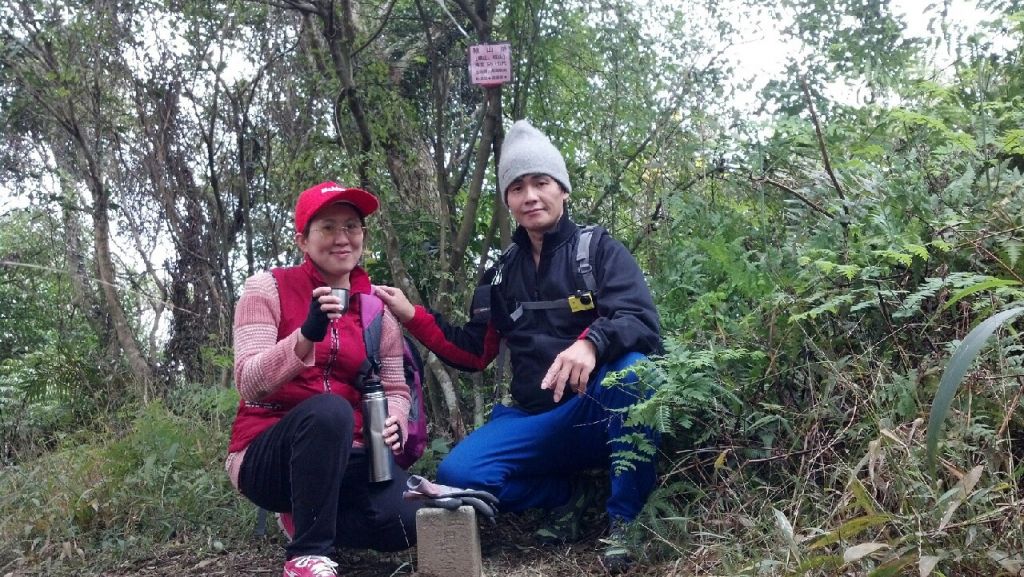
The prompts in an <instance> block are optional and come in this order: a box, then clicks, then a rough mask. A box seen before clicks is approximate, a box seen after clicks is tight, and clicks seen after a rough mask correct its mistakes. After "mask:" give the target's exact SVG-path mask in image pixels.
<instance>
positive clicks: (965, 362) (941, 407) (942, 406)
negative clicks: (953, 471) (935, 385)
mask: <svg viewBox="0 0 1024 577" xmlns="http://www.w3.org/2000/svg"><path fill="white" fill-rule="evenodd" d="M1022 312H1024V307H1014V308H1012V309H1008V310H1005V311H1002V312H1000V313H998V314H996V315H994V316H992V317H989V318H988V319H985V320H984V321H983V322H982V323H981V324H979V325H978V326H976V327H974V329H973V330H972V331H971V332H970V333H968V334H967V336H966V337H965V338H964V340H963V342H961V343H960V346H959V347H957V349H956V351H954V352H953V356H952V357H950V359H949V363H947V364H946V370H945V371H943V373H942V379H941V380H940V381H939V389H938V391H936V393H935V400H934V401H933V402H932V409H931V412H930V414H929V415H928V436H927V446H928V466H929V468H930V470H931V474H932V476H934V475H935V449H936V447H937V446H938V443H939V432H940V430H941V428H942V422H943V421H944V420H945V419H946V413H947V412H949V407H950V406H951V405H952V404H953V397H954V396H955V395H956V390H957V388H958V387H959V386H960V381H962V380H963V378H964V375H965V374H967V369H969V368H970V367H971V363H972V362H973V361H974V358H975V357H977V356H978V352H980V351H981V347H982V346H984V344H985V341H987V340H988V338H989V337H990V336H991V335H992V333H994V332H995V331H996V329H998V328H999V327H1000V326H1001V325H1002V324H1003V323H1005V322H1008V321H1009V320H1010V319H1012V318H1014V317H1016V316H1017V315H1019V314H1020V313H1022Z"/></svg>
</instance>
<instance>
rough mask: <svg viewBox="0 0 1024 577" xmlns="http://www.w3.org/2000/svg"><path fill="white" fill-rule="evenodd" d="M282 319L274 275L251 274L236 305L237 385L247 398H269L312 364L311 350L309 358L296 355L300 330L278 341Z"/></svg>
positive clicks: (250, 399)
mask: <svg viewBox="0 0 1024 577" xmlns="http://www.w3.org/2000/svg"><path fill="white" fill-rule="evenodd" d="M280 322H281V300H280V298H278V294H277V282H276V281H275V280H274V276H273V275H271V274H270V273H269V272H263V273H259V274H256V275H254V276H252V277H250V278H249V279H248V280H246V281H245V288H244V289H243V290H242V298H240V299H239V300H238V305H237V306H236V307H235V325H234V341H235V344H234V348H235V386H236V387H238V393H239V394H240V395H241V396H242V398H243V399H245V400H247V401H258V400H259V399H262V398H263V397H266V396H267V395H269V394H271V393H273V392H274V391H276V390H277V389H278V388H279V387H280V386H281V385H283V384H284V383H286V382H288V381H289V380H291V379H292V378H293V377H294V376H295V375H297V374H299V372H301V371H302V370H303V369H305V368H306V367H309V366H312V365H313V361H314V358H315V356H314V354H313V352H312V351H310V353H309V354H308V355H307V356H306V358H299V357H298V356H296V355H295V342H296V340H297V338H298V330H297V329H296V330H295V331H294V332H292V333H291V334H290V335H288V336H286V337H285V338H283V339H282V340H280V341H278V340H277V325H278V323H280Z"/></svg>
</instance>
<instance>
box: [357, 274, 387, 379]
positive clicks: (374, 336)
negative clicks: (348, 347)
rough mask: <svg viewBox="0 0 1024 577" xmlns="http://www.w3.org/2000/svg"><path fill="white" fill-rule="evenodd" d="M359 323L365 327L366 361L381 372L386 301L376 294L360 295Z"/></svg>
mask: <svg viewBox="0 0 1024 577" xmlns="http://www.w3.org/2000/svg"><path fill="white" fill-rule="evenodd" d="M371 290H372V287H371ZM359 321H360V324H362V325H363V342H364V344H365V345H366V360H367V361H369V363H370V364H371V365H372V368H373V369H374V370H378V371H379V370H380V337H381V334H382V332H383V327H384V301H382V300H380V297H378V296H376V295H374V294H360V295H359Z"/></svg>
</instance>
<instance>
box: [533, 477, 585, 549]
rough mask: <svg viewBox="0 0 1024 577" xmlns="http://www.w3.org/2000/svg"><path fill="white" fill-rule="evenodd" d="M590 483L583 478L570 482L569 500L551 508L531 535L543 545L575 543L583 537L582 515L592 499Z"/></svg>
mask: <svg viewBox="0 0 1024 577" xmlns="http://www.w3.org/2000/svg"><path fill="white" fill-rule="evenodd" d="M593 496H594V491H593V488H592V486H591V483H588V482H586V480H584V479H575V480H573V482H572V492H571V493H570V494H569V500H568V501H567V502H566V503H565V504H564V505H560V506H558V507H555V508H554V509H552V510H551V512H550V516H549V517H548V519H547V521H546V522H545V524H544V525H543V526H542V527H541V528H540V529H537V531H536V532H534V534H533V536H534V538H535V539H537V541H539V542H540V543H542V544H544V545H564V544H566V543H575V542H577V541H579V540H580V538H582V537H583V515H584V513H586V512H587V507H588V506H589V505H590V502H591V501H592V500H593Z"/></svg>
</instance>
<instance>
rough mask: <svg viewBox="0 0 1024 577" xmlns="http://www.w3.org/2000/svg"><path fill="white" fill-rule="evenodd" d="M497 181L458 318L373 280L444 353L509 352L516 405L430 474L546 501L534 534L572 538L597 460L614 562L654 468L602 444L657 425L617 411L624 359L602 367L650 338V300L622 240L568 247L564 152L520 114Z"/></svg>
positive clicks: (576, 230)
mask: <svg viewBox="0 0 1024 577" xmlns="http://www.w3.org/2000/svg"><path fill="white" fill-rule="evenodd" d="M498 185H499V189H500V194H501V195H502V199H503V200H504V202H505V204H506V206H507V207H508V209H509V210H510V211H511V213H512V216H513V217H514V218H515V221H516V223H517V224H518V227H517V228H516V231H515V233H514V235H513V244H514V246H513V247H510V249H509V250H507V251H506V252H505V254H504V255H503V256H502V258H501V260H500V261H499V263H498V264H497V265H496V266H495V267H494V268H493V269H491V270H490V271H489V274H488V275H486V276H485V281H484V284H481V286H480V287H478V288H477V296H476V297H475V298H474V304H473V309H474V316H473V318H472V319H471V320H470V321H469V322H468V323H467V324H466V325H465V326H463V327H455V326H452V325H450V324H448V323H447V322H445V321H444V320H443V319H442V318H441V317H440V316H438V315H436V314H434V313H432V312H430V311H428V310H426V309H425V308H423V307H419V306H417V307H413V306H412V304H411V303H409V301H408V300H407V299H406V298H405V295H404V294H402V292H401V291H400V290H398V289H395V288H391V287H379V289H378V291H377V294H378V295H379V296H380V298H381V299H382V300H384V302H385V303H386V304H387V305H388V306H389V307H390V308H391V310H392V312H393V313H394V314H395V316H397V317H398V319H399V320H400V321H402V323H403V324H404V325H405V327H406V328H407V329H408V330H409V332H410V333H412V335H413V336H415V337H416V338H417V339H419V340H420V341H421V342H422V343H423V344H424V345H425V346H427V348H429V349H430V350H432V351H433V352H434V353H435V354H437V355H438V357H440V358H441V359H442V360H444V361H445V362H446V363H448V364H450V365H452V366H455V367H458V368H461V369H464V370H471V371H472V370H482V369H484V368H485V367H486V366H487V365H488V364H490V362H491V361H492V360H493V359H494V357H495V356H496V355H497V352H498V346H499V344H500V342H501V340H502V339H504V341H505V343H506V344H507V346H508V350H509V352H510V358H511V364H512V384H511V392H512V398H513V400H514V401H515V406H512V407H507V406H503V405H499V406H497V407H495V408H494V412H493V413H492V415H491V420H490V421H489V422H488V423H487V424H485V425H484V426H482V427H481V428H479V429H477V430H476V431H474V432H473V433H472V434H470V435H469V436H468V437H467V438H466V439H465V440H463V441H462V442H461V443H459V444H458V445H457V446H456V447H455V448H454V449H453V450H452V452H451V453H450V454H449V455H448V457H447V458H445V459H444V461H443V462H442V463H441V465H440V467H439V468H438V481H439V482H441V483H444V484H446V485H453V486H457V487H469V488H474V489H483V490H487V491H490V492H491V493H493V494H495V495H496V496H497V497H498V498H499V500H500V503H501V505H500V506H501V509H502V510H503V511H510V512H515V511H521V510H525V509H529V508H534V507H539V508H545V509H553V510H554V512H555V515H554V521H555V523H554V525H553V528H552V529H550V530H547V531H544V532H543V533H542V534H541V536H544V537H548V538H549V540H555V541H572V540H576V539H578V538H579V533H580V529H579V521H580V516H581V514H582V509H583V508H584V505H585V504H586V495H587V492H588V491H587V489H588V488H587V487H586V486H585V483H583V482H582V481H580V480H579V474H580V472H582V471H586V470H590V469H603V470H607V471H609V473H610V476H611V495H610V497H609V498H608V501H607V503H606V507H607V511H608V516H609V519H610V524H611V530H612V531H611V539H610V541H611V542H612V543H613V545H612V546H611V547H609V548H608V549H606V550H605V552H604V554H603V556H602V563H604V565H605V567H606V568H607V569H609V570H610V571H612V572H619V571H621V570H623V569H625V568H626V567H627V566H628V565H629V563H630V561H631V560H630V555H629V552H628V551H627V550H626V549H625V548H624V547H623V546H622V537H623V532H624V529H625V526H626V525H627V524H628V523H630V522H632V521H633V520H634V519H635V518H636V517H637V515H638V514H639V512H640V510H641V509H642V508H643V506H644V503H645V502H646V500H647V497H648V495H649V494H650V492H651V490H652V489H653V487H654V482H655V468H654V463H653V462H641V463H629V464H624V463H621V462H619V463H616V459H613V458H612V454H613V453H615V452H616V451H619V450H628V449H629V448H630V445H628V444H626V443H622V442H613V441H614V440H615V439H617V438H619V437H620V436H621V435H623V434H625V433H630V432H633V433H639V434H642V435H645V436H647V438H648V440H649V441H650V442H651V443H654V442H655V441H656V439H655V438H654V435H653V433H652V432H650V431H631V430H628V429H627V428H625V427H624V426H623V413H622V412H621V411H616V409H621V408H623V407H627V406H629V405H632V404H635V403H637V402H638V401H640V400H641V399H642V398H643V396H644V395H643V394H642V393H641V392H639V385H638V383H637V378H636V375H635V374H634V373H632V372H627V373H626V376H625V377H621V378H620V379H619V384H617V385H615V386H608V383H605V382H604V376H605V374H606V373H607V372H609V371H622V370H624V369H628V368H629V367H630V366H631V365H632V364H634V363H636V362H637V361H639V360H641V359H643V358H644V355H649V354H654V353H658V352H660V350H661V340H660V336H659V330H660V327H659V320H658V313H657V310H656V309H655V307H654V302H653V299H652V298H651V294H650V289H649V288H648V286H647V283H646V281H645V280H644V277H643V274H642V273H641V271H640V267H639V266H638V265H637V263H636V260H635V259H634V258H633V256H632V255H631V254H630V253H629V251H628V250H627V249H626V248H625V247H624V246H623V245H622V243H620V242H619V241H617V240H615V239H614V238H612V237H610V236H609V235H607V234H599V233H598V234H594V235H593V236H592V237H591V238H590V242H591V243H593V244H592V246H591V247H590V248H591V249H592V250H584V251H578V250H577V249H578V246H579V243H580V242H581V239H582V238H583V236H582V235H581V233H580V230H581V229H580V227H578V226H577V225H576V224H575V223H573V222H572V220H570V219H569V216H568V214H567V213H566V203H567V201H568V198H569V194H570V193H571V192H572V186H571V183H570V182H569V174H568V171H567V170H566V166H565V160H564V159H563V158H562V155H561V154H560V153H559V152H558V150H557V149H556V148H555V147H554V146H553V145H552V144H551V142H550V141H549V140H548V138H547V136H545V135H544V134H542V133H541V132H540V131H538V130H537V129H536V128H534V127H533V126H531V125H530V123H529V122H527V121H525V120H520V121H518V122H516V123H515V124H514V125H513V126H512V128H511V129H510V130H509V132H508V134H507V136H506V138H505V142H504V144H503V146H502V149H501V159H500V161H499V165H498ZM578 253H579V254H581V255H585V256H586V259H585V260H587V261H589V263H588V264H590V265H591V266H592V267H593V272H592V273H591V274H592V275H593V276H592V278H593V284H594V289H593V290H586V287H584V288H582V289H581V279H580V278H579V276H578V275H579V273H580V272H582V271H580V270H578V269H579V268H580V265H579V264H578V263H577V259H578V258H580V257H579V256H578ZM589 255H593V258H589ZM595 369H596V373H595ZM617 464H618V465H619V466H618V467H617V466H616V465H617ZM623 465H625V466H623Z"/></svg>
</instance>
